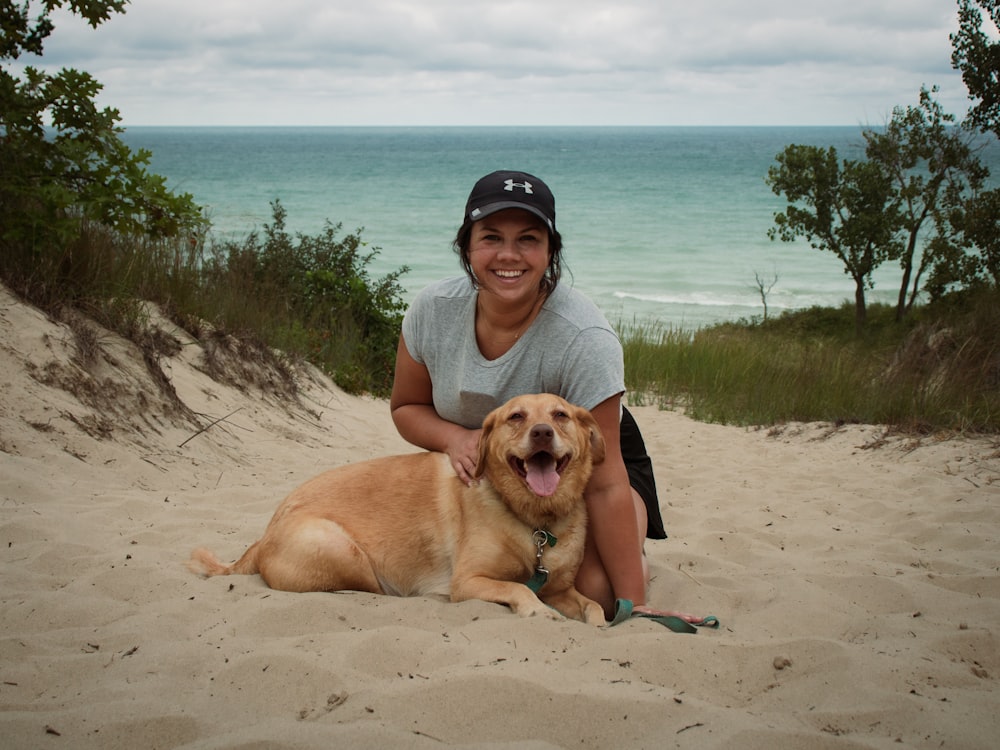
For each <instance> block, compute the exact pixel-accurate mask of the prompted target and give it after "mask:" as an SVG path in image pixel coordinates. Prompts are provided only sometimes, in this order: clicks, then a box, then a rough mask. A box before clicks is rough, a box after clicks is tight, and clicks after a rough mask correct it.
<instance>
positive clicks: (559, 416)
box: [552, 411, 569, 420]
mask: <svg viewBox="0 0 1000 750" xmlns="http://www.w3.org/2000/svg"><path fill="white" fill-rule="evenodd" d="M552 418H553V419H560V420H561V419H569V414H567V413H566V412H564V411H554V412H552Z"/></svg>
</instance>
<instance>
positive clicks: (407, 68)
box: [42, 0, 967, 125]
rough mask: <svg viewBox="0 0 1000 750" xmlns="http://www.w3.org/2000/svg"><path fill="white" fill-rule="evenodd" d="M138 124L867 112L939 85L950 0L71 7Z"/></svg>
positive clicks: (295, 0)
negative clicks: (108, 13) (88, 17)
mask: <svg viewBox="0 0 1000 750" xmlns="http://www.w3.org/2000/svg"><path fill="white" fill-rule="evenodd" d="M56 18H57V24H56V31H55V34H54V35H53V37H52V38H51V39H50V40H49V42H48V44H47V46H46V54H45V57H44V58H43V61H42V62H43V64H44V65H45V66H52V67H57V66H61V65H71V66H74V67H78V68H81V69H83V70H87V71H88V72H90V73H92V74H93V75H94V76H95V77H96V78H98V80H100V81H101V82H102V83H104V85H105V93H104V101H105V102H106V103H108V104H111V105H113V106H115V107H117V108H118V109H120V110H121V112H122V116H123V120H124V122H125V123H126V124H303V125H307V124H333V125H335V124H550V123H551V124H667V125H669V124H855V123H858V122H863V121H871V120H881V119H882V117H884V115H885V114H886V113H888V112H890V111H891V109H892V107H893V106H895V105H899V104H902V105H906V104H910V103H915V102H916V98H917V92H918V90H919V88H920V86H921V85H933V84H939V85H941V87H942V93H941V97H940V98H941V100H942V103H943V104H944V105H945V107H946V108H947V109H949V110H951V111H955V112H956V113H959V114H961V113H963V112H964V111H965V109H966V107H967V103H966V100H965V91H964V88H962V86H961V80H960V77H959V76H958V74H957V73H955V71H953V70H952V69H951V66H950V52H951V47H950V42H949V39H948V34H949V33H950V32H951V31H952V30H953V28H954V26H955V23H956V21H955V18H956V8H955V6H954V5H953V4H952V3H950V2H948V1H947V0H945V2H942V1H941V0H883V1H882V2H872V1H871V0H842V2H840V3H839V4H836V3H829V2H819V1H818V0H802V1H799V2H796V1H794V0H765V1H764V2H755V3H747V2H742V1H738V0H718V1H717V2H713V3H709V4H703V3H692V2H690V0H620V1H619V2H617V3H614V4H612V3H610V2H607V0H603V1H602V2H594V1H593V0H533V1H531V2H524V1H523V0H513V1H512V2H506V3H495V2H485V0H464V1H460V0H422V2H420V3H414V2H399V1H397V0H368V2H366V3H358V2H356V0H350V1H348V2H345V1H344V0H330V1H324V0H285V2H283V3H280V4H279V3H274V2H262V1H261V0H239V1H237V0H215V1H214V2H212V3H206V2H204V0H134V2H133V3H132V4H131V5H129V6H128V7H127V12H126V14H125V15H124V16H116V17H114V18H112V19H111V20H110V21H109V22H108V23H106V24H105V25H104V26H102V27H100V28H99V29H97V30H96V31H95V30H91V29H90V28H89V27H87V26H86V24H85V23H83V22H80V21H78V20H76V19H67V18H66V16H65V14H64V13H60V14H59V15H58V16H57V17H56Z"/></svg>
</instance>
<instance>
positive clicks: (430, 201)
mask: <svg viewBox="0 0 1000 750" xmlns="http://www.w3.org/2000/svg"><path fill="white" fill-rule="evenodd" d="M123 140H124V141H125V142H126V143H127V144H128V145H129V146H131V147H133V148H140V147H141V148H145V149H149V150H150V151H151V152H152V154H153V156H152V160H151V170H152V171H153V172H155V173H157V174H160V175H163V176H164V177H165V178H166V180H167V185H168V186H169V187H170V188H171V189H174V190H176V191H180V192H187V193H191V194H192V195H193V196H194V199H195V201H196V202H198V203H199V204H200V205H202V206H204V207H205V209H206V212H207V215H208V216H209V218H210V220H211V222H212V227H213V229H212V233H213V235H214V236H215V237H216V238H219V239H240V238H243V237H245V236H246V235H247V234H249V233H250V232H251V231H254V230H260V229H261V228H262V226H263V225H264V224H266V223H270V222H271V205H270V204H271V202H272V201H274V200H276V199H278V200H280V201H281V203H282V205H283V206H284V207H285V209H287V212H288V215H287V220H286V226H287V228H288V229H289V230H290V231H292V232H302V233H305V234H314V233H316V232H318V231H320V230H322V229H323V227H324V225H325V223H326V222H327V221H329V222H331V223H333V224H338V223H339V224H342V225H343V229H344V231H345V232H353V231H355V230H358V229H361V230H362V239H363V240H365V242H367V243H368V245H369V246H370V248H371V249H375V250H377V251H378V254H377V256H376V258H375V260H374V261H373V263H372V265H371V266H370V272H371V273H372V274H373V275H375V276H381V275H382V274H384V273H386V272H388V271H391V270H395V269H398V268H400V267H401V266H403V265H406V266H408V267H409V268H410V271H409V272H408V273H406V274H405V275H404V276H403V277H402V279H401V284H402V286H403V288H404V290H405V294H404V297H405V298H409V297H410V296H412V295H413V294H414V293H415V292H416V291H418V290H419V289H420V288H422V287H423V286H425V285H426V284H428V283H430V282H431V281H433V280H436V279H438V278H441V277H444V276H450V275H455V274H458V273H460V272H461V271H460V269H459V265H458V259H457V257H456V256H455V254H454V252H453V251H452V249H451V242H452V239H453V238H454V235H455V231H456V230H457V228H458V226H459V224H460V223H461V221H462V214H463V210H464V207H465V201H466V198H467V196H468V193H469V190H470V189H471V187H472V185H473V183H475V181H476V180H477V179H478V178H479V177H481V176H482V175H484V174H486V173H488V172H491V171H493V170H496V169H518V170H523V171H526V172H530V173H532V174H535V175H537V176H538V177H541V178H542V179H543V180H545V182H546V183H547V184H548V185H549V187H550V188H552V191H553V193H554V194H555V197H556V210H557V220H556V221H557V226H558V228H559V231H560V233H561V234H562V235H563V241H564V258H565V261H566V264H565V267H564V276H563V280H564V283H569V284H572V285H574V286H575V287H577V288H578V289H580V290H581V291H583V292H584V293H585V294H587V295H588V296H589V297H590V298H591V299H593V300H594V302H596V303H597V304H598V305H599V306H600V307H601V308H602V310H603V311H604V312H605V314H606V315H607V316H608V317H609V319H611V320H612V321H613V322H616V321H623V322H631V321H633V320H638V321H657V322H659V323H661V324H663V325H665V326H670V327H675V328H685V329H694V328H698V327H702V326H705V325H710V324H712V323H716V322H720V321H726V320H739V319H750V318H754V317H757V318H759V317H760V316H762V315H763V304H762V300H761V294H760V290H759V288H758V283H757V281H756V279H757V278H758V277H759V278H760V279H761V280H762V281H763V282H765V283H766V284H767V285H769V286H771V289H770V292H769V293H768V294H767V303H768V308H769V312H770V313H771V314H777V313H780V312H781V311H783V310H791V309H799V308H804V307H810V306H813V305H828V306H829V305H840V304H841V303H843V302H844V301H845V300H853V295H854V284H853V282H852V281H851V279H850V277H848V276H847V275H846V274H845V273H844V269H843V266H842V264H841V263H840V261H839V260H837V259H836V258H835V257H834V256H833V255H832V254H831V253H828V252H821V251H819V250H814V249H812V248H810V247H809V246H808V244H807V243H805V242H797V243H782V242H780V241H771V240H770V239H769V238H768V236H767V231H768V229H769V228H770V227H771V226H772V225H773V216H774V213H775V212H776V211H779V210H781V209H782V208H783V206H784V204H783V202H782V199H781V198H780V197H778V196H775V195H774V194H773V193H772V192H771V190H770V188H769V187H768V186H767V185H766V184H765V182H764V177H765V175H766V174H767V170H768V167H769V166H771V165H772V164H774V159H775V156H776V154H778V153H779V152H780V151H781V150H782V149H783V148H784V147H785V146H786V145H788V144H791V143H798V144H809V145H816V146H835V147H836V149H837V152H838V154H839V155H840V157H841V158H861V157H863V153H864V147H863V143H864V142H863V139H862V136H861V128H860V127H858V128H855V127H753V128H750V127H747V128H744V127H629V128H626V127H531V128H516V127H504V128H484V127H468V128H467V127H440V128H438V127H421V128H403V127H392V128H388V127H387V128H378V127H370V128H364V127H361V128H359V127H329V128H311V127H310V128H306V127H302V128H287V127H269V128H257V127H246V128H234V127H215V128H208V127H206V128H199V127H132V128H128V129H127V130H126V132H125V134H124V135H123ZM995 151H996V149H994V151H993V152H991V153H992V154H993V155H995ZM998 171H1000V165H997V166H995V167H994V174H997V173H998ZM899 277H900V273H899V269H898V268H896V267H895V265H894V264H892V265H887V266H886V267H884V268H883V269H882V270H881V271H880V272H879V273H878V274H877V275H876V286H875V290H874V291H873V293H872V294H871V295H870V298H871V299H878V300H884V301H892V300H894V299H895V295H896V293H897V287H898V283H899ZM772 284H773V286H772Z"/></svg>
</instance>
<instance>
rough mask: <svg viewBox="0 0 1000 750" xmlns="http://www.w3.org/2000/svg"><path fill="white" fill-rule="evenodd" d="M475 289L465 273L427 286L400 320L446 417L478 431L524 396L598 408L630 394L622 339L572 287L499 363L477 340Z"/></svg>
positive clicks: (549, 303)
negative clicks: (495, 412)
mask: <svg viewBox="0 0 1000 750" xmlns="http://www.w3.org/2000/svg"><path fill="white" fill-rule="evenodd" d="M476 294H477V292H476V290H475V289H474V288H473V287H472V284H471V283H470V281H469V279H468V278H467V277H464V276H458V277H455V278H450V279H445V280H443V281H439V282H436V283H434V284H431V285H430V286H428V287H426V288H425V289H424V290H422V291H421V292H420V293H419V294H418V295H417V297H416V299H414V301H413V304H412V305H411V306H410V309H409V310H408V311H407V312H406V315H405V317H404V318H403V339H404V340H405V342H406V348H407V350H408V351H409V353H410V356H411V357H413V359H414V360H416V361H417V362H419V363H421V364H423V365H424V366H425V367H427V369H428V371H429V372H430V376H431V383H432V384H433V399H434V409H435V410H436V411H437V413H438V414H439V415H440V416H441V417H442V418H444V419H446V420H448V421H449V422H454V423H456V424H460V425H463V426H464V427H468V428H470V429H474V428H476V427H479V426H480V425H481V424H482V422H483V419H484V418H485V417H486V415H487V414H489V413H490V412H491V411H492V410H493V409H495V408H496V407H498V406H500V405H501V404H503V403H505V402H506V401H507V400H508V399H510V398H513V397H514V396H519V395H522V394H524V393H555V394H556V395H559V396H562V397H563V398H564V399H566V400H567V401H569V402H570V403H571V404H576V405H577V406H582V407H584V408H585V409H593V408H594V407H595V406H597V405H598V404H599V403H601V402H602V401H605V400H606V399H608V398H610V397H612V396H615V395H618V394H620V393H623V392H624V391H625V365H624V360H623V355H622V346H621V342H620V341H619V340H618V336H617V334H615V332H614V330H613V329H612V328H611V325H610V324H609V323H608V321H607V319H606V318H605V317H604V315H603V314H602V313H601V312H600V311H599V310H598V309H597V307H596V306H595V305H594V304H593V303H592V302H591V301H590V300H588V299H587V298H586V297H585V296H583V295H582V294H580V293H579V292H577V291H576V290H575V289H572V288H570V287H568V286H564V285H562V284H560V285H558V286H557V287H556V289H555V291H554V292H553V293H552V294H550V295H549V297H548V299H546V300H545V303H544V305H543V306H542V309H541V311H540V312H539V313H538V317H537V318H535V320H534V322H533V323H532V324H531V327H530V328H528V330H527V331H525V332H524V334H522V336H521V338H520V339H518V340H517V342H515V344H514V346H512V347H511V348H510V350H509V351H508V352H507V353H506V354H504V355H503V356H501V357H499V358H498V359H494V360H489V359H486V358H485V357H483V355H482V353H480V351H479V347H478V345H477V344H476V331H475V328H476V326H475V321H476Z"/></svg>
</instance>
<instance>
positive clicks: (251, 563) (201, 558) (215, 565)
mask: <svg viewBox="0 0 1000 750" xmlns="http://www.w3.org/2000/svg"><path fill="white" fill-rule="evenodd" d="M187 569H188V570H190V571H191V572H192V573H195V574H197V575H200V576H204V577H205V578H210V577H212V576H228V575H234V574H236V575H253V574H254V573H258V572H259V570H258V568H257V544H256V542H255V543H254V544H252V545H251V546H250V549H248V550H247V551H246V552H244V553H243V557H241V558H240V559H239V560H237V561H236V562H234V563H233V564H232V565H225V564H224V563H223V562H222V561H221V560H219V558H218V557H216V556H215V554H214V553H212V552H210V551H209V550H207V549H205V548H204V547H199V548H198V549H196V550H195V551H194V552H192V553H191V559H190V560H188V561H187Z"/></svg>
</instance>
